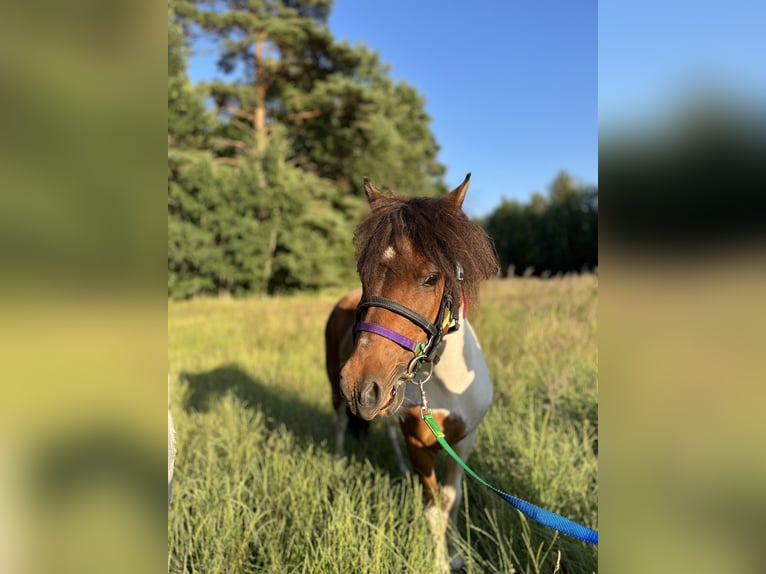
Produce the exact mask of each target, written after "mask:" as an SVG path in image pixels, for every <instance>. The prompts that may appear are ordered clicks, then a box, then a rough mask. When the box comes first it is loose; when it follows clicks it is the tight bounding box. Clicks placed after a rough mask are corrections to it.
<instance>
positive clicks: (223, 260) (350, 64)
mask: <svg viewBox="0 0 766 574" xmlns="http://www.w3.org/2000/svg"><path fill="white" fill-rule="evenodd" d="M331 4H332V2H331V0H313V1H312V0H293V1H290V0H284V1H274V0H251V1H246V0H214V1H196V2H195V1H184V0H172V1H171V3H170V4H169V11H170V17H169V24H168V46H169V50H168V146H169V149H168V174H169V181H168V186H169V189H168V243H169V245H168V265H169V278H168V289H169V294H170V295H171V296H173V297H189V296H193V295H196V294H201V293H211V294H216V293H221V292H228V293H233V294H245V293H251V292H267V293H275V292H280V291H288V290H293V289H307V288H309V289H313V288H319V287H323V286H328V285H339V284H342V283H348V282H350V281H353V279H354V277H355V273H354V265H353V248H352V241H351V238H352V234H353V227H354V225H355V223H356V222H357V221H358V220H359V218H360V216H361V215H362V213H364V212H365V211H366V202H365V201H364V199H363V193H362V191H361V186H360V183H361V180H362V178H363V177H364V176H370V177H372V178H373V179H374V180H375V181H376V183H377V184H378V185H382V186H389V187H393V188H395V189H396V190H397V191H400V192H411V193H417V194H419V195H432V194H436V193H439V192H442V191H446V190H445V187H444V185H443V184H442V182H441V177H442V175H443V172H444V168H443V166H442V165H441V164H439V163H438V162H437V161H436V153H437V151H438V146H437V145H436V142H435V140H434V137H433V135H432V134H431V131H430V128H429V122H430V118H428V116H427V115H426V114H425V113H424V111H423V107H424V101H423V99H422V97H421V96H420V95H419V94H418V93H417V91H416V90H415V89H414V88H412V87H410V86H408V85H406V84H404V83H396V82H394V81H392V80H391V79H390V78H389V77H388V69H387V68H386V67H385V66H383V65H382V64H381V63H380V62H379V60H378V56H377V55H376V54H375V53H373V52H371V51H370V50H368V49H367V48H365V47H363V46H357V47H354V48H352V47H350V46H348V44H346V43H336V42H335V41H334V40H333V38H332V35H331V34H330V32H329V30H328V28H327V17H328V15H329V10H330V7H331ZM182 23H183V26H182V25H181V24H182ZM192 30H197V32H196V33H199V31H200V30H201V31H203V33H207V34H213V35H215V37H217V38H218V42H219V45H220V47H221V54H220V58H219V62H218V64H219V67H220V69H221V70H222V71H223V72H225V73H227V74H228V78H229V79H227V81H215V82H211V83H207V84H203V85H200V86H197V87H195V86H192V85H191V83H190V82H189V80H188V77H187V75H186V72H185V67H186V56H187V50H186V47H185V44H184V41H185V38H187V37H188V36H189V35H190V33H191V31H192ZM205 101H208V102H213V107H212V109H210V110H208V109H206V108H205V103H204V102H205Z"/></svg>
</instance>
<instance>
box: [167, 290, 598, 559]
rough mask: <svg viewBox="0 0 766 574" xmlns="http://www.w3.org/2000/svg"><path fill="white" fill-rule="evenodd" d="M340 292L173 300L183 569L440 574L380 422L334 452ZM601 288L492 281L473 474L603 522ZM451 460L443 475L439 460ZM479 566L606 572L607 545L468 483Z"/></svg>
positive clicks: (464, 540) (472, 549) (178, 542)
mask: <svg viewBox="0 0 766 574" xmlns="http://www.w3.org/2000/svg"><path fill="white" fill-rule="evenodd" d="M341 294H342V293H341V292H339V291H335V292H325V293H321V294H316V295H299V296H290V297H279V298H260V297H254V298H250V299H245V300H233V299H226V298H224V299H200V300H194V301H188V302H183V303H175V302H171V303H169V319H168V337H169V350H168V356H169V363H170V368H171V374H172V392H171V395H172V396H171V404H172V408H173V409H174V416H175V419H176V427H177V432H178V446H179V454H178V458H177V460H176V465H177V466H176V474H175V482H174V487H173V501H172V503H171V508H170V512H169V524H168V535H169V549H170V551H169V556H168V570H169V572H198V573H205V574H209V573H217V572H231V573H236V572H274V573H277V572H278V573H286V572H312V573H313V572H322V573H323V572H338V573H343V574H346V573H350V572H353V573H356V572H369V573H373V572H412V573H424V572H432V571H434V563H435V557H434V555H433V549H432V547H431V544H430V537H429V535H428V532H427V530H426V523H425V519H424V517H423V507H422V494H421V492H420V486H419V485H418V484H417V482H416V481H415V480H414V479H413V478H412V477H411V476H408V477H401V476H399V475H398V473H397V470H396V463H395V460H394V458H393V454H392V453H391V449H390V446H389V445H388V442H387V439H386V437H385V434H384V432H383V430H382V428H381V425H380V424H374V425H373V428H372V432H371V434H370V436H369V438H368V439H367V440H366V441H363V442H357V441H353V440H351V439H349V442H348V447H349V449H348V450H349V451H350V456H349V457H348V458H347V459H339V458H338V457H337V456H336V455H335V453H334V449H335V445H334V437H333V434H332V433H333V415H332V408H331V404H330V390H329V383H328V381H327V379H326V375H325V371H324V347H323V345H324V342H323V335H322V333H323V329H324V322H325V320H326V318H327V315H328V314H329V312H330V309H331V308H332V306H333V305H334V303H335V301H336V300H337V298H338V297H339V296H340V295H341ZM596 300H597V280H596V278H595V277H593V276H584V277H565V278H559V279H550V280H537V279H511V280H503V281H500V280H498V281H493V282H490V283H488V284H487V285H486V286H485V288H484V289H483V291H482V305H481V307H480V308H478V309H475V308H474V309H469V318H470V319H471V321H472V323H473V325H474V327H475V329H476V331H477V333H478V335H479V337H480V340H481V342H482V345H483V348H484V351H485V355H486V357H487V361H488V364H489V366H490V372H491V374H492V377H493V382H494V385H495V400H494V403H493V406H492V408H491V409H490V412H489V414H488V415H487V418H486V419H485V421H484V423H483V424H482V426H481V427H480V430H479V437H478V440H477V444H476V449H475V450H474V453H473V455H472V457H471V459H470V464H471V466H472V467H473V468H474V469H475V470H476V471H477V472H478V473H479V474H480V475H482V476H483V477H484V478H486V479H487V480H488V481H489V482H491V483H493V484H495V485H497V486H498V487H499V488H502V489H504V490H506V491H508V492H510V493H511V494H514V495H516V496H519V497H521V498H525V499H527V500H530V501H531V502H534V503H536V504H538V505H540V506H543V507H544V508H547V509H549V510H553V511H555V512H558V513H560V514H563V515H565V516H567V517H569V518H572V519H574V520H577V521H579V522H583V523H585V524H586V525H589V526H591V527H597V497H598V486H597V452H598V442H597V431H598V418H597V417H598V402H597V392H598V388H597V348H596V316H595V313H596ZM439 467H440V468H441V467H443V461H440V464H439ZM464 490H465V494H466V497H465V502H464V506H463V510H462V512H461V515H460V520H459V527H458V529H457V532H456V533H455V536H456V538H457V539H458V546H459V547H460V551H461V555H462V556H463V558H464V559H465V561H466V571H467V572H471V573H478V572H525V573H552V572H554V570H555V568H556V561H557V556H558V553H559V552H560V562H561V564H560V568H559V572H567V573H578V572H586V573H587V572H595V571H596V569H597V566H596V562H597V551H596V549H595V548H594V547H593V546H591V545H588V544H585V543H582V542H578V541H576V540H573V539H571V538H568V537H566V536H564V535H558V534H556V533H555V532H553V531H550V530H547V529H545V528H544V527H541V526H539V525H537V524H535V523H532V522H527V521H526V520H525V519H524V517H523V516H521V515H520V514H519V513H518V512H516V511H515V510H513V509H511V508H510V507H509V506H507V505H506V503H505V502H503V501H502V500H501V499H499V498H498V497H496V496H495V495H493V494H492V493H491V492H488V491H487V490H486V489H485V488H484V487H482V486H480V485H479V484H477V483H475V482H473V481H471V479H470V478H467V479H466V480H465V482H464Z"/></svg>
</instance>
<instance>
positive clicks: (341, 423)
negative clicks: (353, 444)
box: [335, 401, 348, 457]
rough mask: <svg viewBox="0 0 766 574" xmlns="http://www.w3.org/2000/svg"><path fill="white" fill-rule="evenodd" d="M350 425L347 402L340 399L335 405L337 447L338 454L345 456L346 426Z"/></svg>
mask: <svg viewBox="0 0 766 574" xmlns="http://www.w3.org/2000/svg"><path fill="white" fill-rule="evenodd" d="M347 427H348V415H347V414H346V403H344V402H343V401H340V402H339V403H338V406H336V407H335V447H336V449H337V451H338V456H341V457H342V456H344V452H343V441H344V440H345V438H346V428H347Z"/></svg>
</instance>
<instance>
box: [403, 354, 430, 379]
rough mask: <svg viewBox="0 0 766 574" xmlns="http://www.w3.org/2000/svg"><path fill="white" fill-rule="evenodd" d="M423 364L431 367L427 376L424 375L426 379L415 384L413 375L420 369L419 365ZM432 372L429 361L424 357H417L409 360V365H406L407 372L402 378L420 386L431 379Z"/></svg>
mask: <svg viewBox="0 0 766 574" xmlns="http://www.w3.org/2000/svg"><path fill="white" fill-rule="evenodd" d="M424 362H426V363H428V364H429V365H431V368H430V369H428V375H426V377H425V378H424V379H423V380H422V381H418V382H416V381H415V380H414V379H415V375H416V374H417V372H418V368H419V367H420V365H421V364H422V363H424ZM433 372H434V364H433V363H432V362H431V361H428V360H426V355H417V356H415V357H413V358H412V359H411V360H410V362H409V364H408V365H407V372H406V373H405V375H404V376H403V377H402V378H403V379H406V380H408V381H410V382H411V383H414V384H416V385H422V384H423V383H425V382H427V381H428V380H429V379H430V378H431V375H432V374H433Z"/></svg>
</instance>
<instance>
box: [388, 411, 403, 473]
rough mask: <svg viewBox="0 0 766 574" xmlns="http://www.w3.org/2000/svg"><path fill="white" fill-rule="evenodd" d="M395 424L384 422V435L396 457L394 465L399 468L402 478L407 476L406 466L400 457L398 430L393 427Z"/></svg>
mask: <svg viewBox="0 0 766 574" xmlns="http://www.w3.org/2000/svg"><path fill="white" fill-rule="evenodd" d="M395 425H396V422H393V421H390V420H386V434H388V440H389V441H390V442H391V448H392V449H393V450H394V455H396V464H397V465H398V466H399V472H401V473H402V476H404V475H406V474H407V465H406V464H404V457H403V456H402V449H401V448H400V447H399V436H398V434H397V433H398V432H399V431H398V430H397V429H396V427H395Z"/></svg>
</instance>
